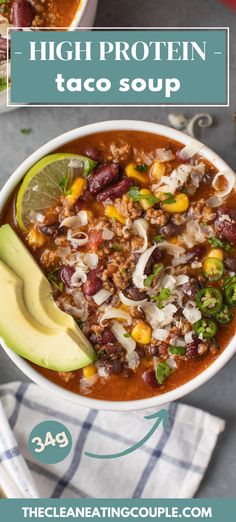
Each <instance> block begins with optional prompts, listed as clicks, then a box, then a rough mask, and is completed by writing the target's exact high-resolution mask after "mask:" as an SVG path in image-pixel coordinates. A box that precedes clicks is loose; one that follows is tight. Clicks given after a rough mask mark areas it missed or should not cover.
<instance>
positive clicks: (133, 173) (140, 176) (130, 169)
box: [125, 163, 148, 185]
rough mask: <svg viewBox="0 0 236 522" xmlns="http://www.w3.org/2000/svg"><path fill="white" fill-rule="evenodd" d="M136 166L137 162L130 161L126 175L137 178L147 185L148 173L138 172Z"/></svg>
mask: <svg viewBox="0 0 236 522" xmlns="http://www.w3.org/2000/svg"><path fill="white" fill-rule="evenodd" d="M135 167H136V165H135V163H130V164H129V165H127V167H126V169H125V173H126V176H128V178H134V179H137V181H139V182H140V183H142V184H144V185H146V184H147V183H148V177H147V175H146V174H145V173H142V172H138V171H137V170H136V168H135Z"/></svg>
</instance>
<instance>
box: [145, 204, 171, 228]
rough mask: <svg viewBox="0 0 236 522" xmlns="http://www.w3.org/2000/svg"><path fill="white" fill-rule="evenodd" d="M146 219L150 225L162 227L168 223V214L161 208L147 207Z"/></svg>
mask: <svg viewBox="0 0 236 522" xmlns="http://www.w3.org/2000/svg"><path fill="white" fill-rule="evenodd" d="M146 220H147V221H149V223H151V225H157V226H158V227H163V226H164V225H166V223H168V220H169V216H168V214H166V213H165V212H164V211H163V210H161V209H157V210H156V209H154V208H149V209H148V210H147V212H146Z"/></svg>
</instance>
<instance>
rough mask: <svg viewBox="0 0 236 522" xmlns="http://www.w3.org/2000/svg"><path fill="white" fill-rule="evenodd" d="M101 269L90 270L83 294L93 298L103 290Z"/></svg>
mask: <svg viewBox="0 0 236 522" xmlns="http://www.w3.org/2000/svg"><path fill="white" fill-rule="evenodd" d="M99 274H100V269H97V268H95V269H93V270H90V271H89V273H88V275H87V281H86V282H85V283H84V284H83V292H84V294H85V295H86V296H88V297H92V296H93V295H95V294H96V293H97V292H98V291H99V290H101V288H102V281H101V279H100V277H99Z"/></svg>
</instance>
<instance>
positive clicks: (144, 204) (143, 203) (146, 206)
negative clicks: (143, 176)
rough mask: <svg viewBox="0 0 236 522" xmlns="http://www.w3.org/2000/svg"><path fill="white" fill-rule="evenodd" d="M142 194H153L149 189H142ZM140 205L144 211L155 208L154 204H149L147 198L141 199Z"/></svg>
mask: <svg viewBox="0 0 236 522" xmlns="http://www.w3.org/2000/svg"><path fill="white" fill-rule="evenodd" d="M140 194H148V195H151V194H152V193H151V191H150V190H148V189H141V190H140ZM139 203H140V205H141V207H142V208H143V210H148V209H149V208H151V207H153V205H154V203H149V202H148V201H147V200H146V199H145V198H143V199H140V200H139Z"/></svg>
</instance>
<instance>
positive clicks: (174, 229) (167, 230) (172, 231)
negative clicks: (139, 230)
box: [160, 222, 185, 239]
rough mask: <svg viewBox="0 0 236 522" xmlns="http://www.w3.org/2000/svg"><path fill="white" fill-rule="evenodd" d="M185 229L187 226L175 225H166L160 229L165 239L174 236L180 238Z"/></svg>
mask: <svg viewBox="0 0 236 522" xmlns="http://www.w3.org/2000/svg"><path fill="white" fill-rule="evenodd" d="M184 228H185V225H184V224H182V225H175V223H172V222H170V223H167V225H164V226H163V227H161V229H160V233H161V235H162V236H164V238H166V239H169V238H171V237H174V236H178V234H181V232H183V230H184Z"/></svg>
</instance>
